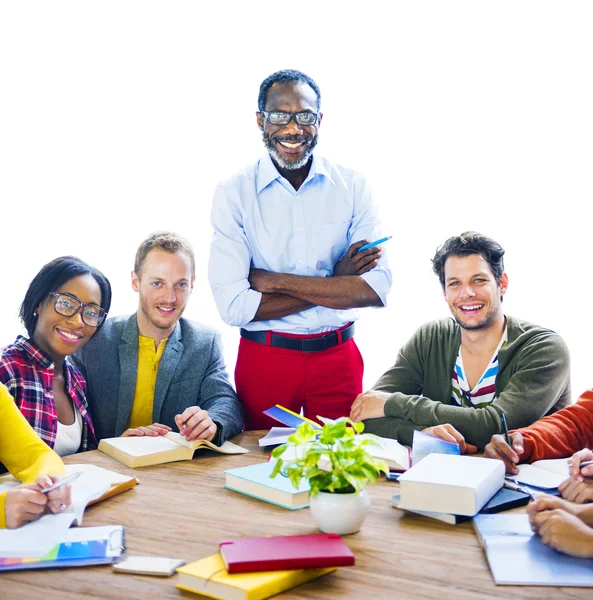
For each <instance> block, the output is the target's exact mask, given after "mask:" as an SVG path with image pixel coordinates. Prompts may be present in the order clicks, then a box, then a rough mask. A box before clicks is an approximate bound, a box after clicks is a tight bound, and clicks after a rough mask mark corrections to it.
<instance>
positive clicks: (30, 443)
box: [0, 383, 70, 529]
mask: <svg viewBox="0 0 593 600" xmlns="http://www.w3.org/2000/svg"><path fill="white" fill-rule="evenodd" d="M0 462H2V463H3V464H4V466H5V467H6V468H7V469H8V470H9V471H10V473H11V474H12V475H13V476H14V477H15V478H17V479H22V481H23V485H19V486H17V487H15V488H12V489H9V490H8V491H6V492H2V493H0V528H5V527H8V528H11V529H12V528H15V527H20V526H21V525H24V524H25V523H28V522H29V521H34V520H35V519H37V518H39V517H40V516H41V515H42V514H43V513H45V512H47V511H49V512H54V513H55V512H63V511H64V510H65V509H66V508H67V507H68V506H69V505H70V486H69V485H65V486H63V487H60V488H58V489H56V490H54V491H53V492H49V493H47V494H43V493H41V491H40V490H42V489H45V488H47V487H49V486H50V485H52V484H53V483H55V482H57V481H58V480H59V479H61V477H62V475H63V474H64V463H62V460H61V459H60V457H59V456H58V455H57V454H56V453H55V452H54V451H53V450H52V449H51V448H50V447H49V446H48V445H47V444H45V443H44V442H43V441H41V439H40V438H39V437H38V436H37V434H36V433H35V431H34V430H33V428H32V427H31V426H30V425H29V423H28V422H27V420H26V419H25V417H24V416H23V415H22V414H21V412H20V411H19V409H18V407H17V405H16V404H15V403H14V400H13V399H12V396H11V395H10V394H9V393H8V390H7V389H6V387H5V386H4V385H2V384H1V383H0Z"/></svg>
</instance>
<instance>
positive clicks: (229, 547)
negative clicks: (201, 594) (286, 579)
mask: <svg viewBox="0 0 593 600" xmlns="http://www.w3.org/2000/svg"><path fill="white" fill-rule="evenodd" d="M219 550H220V554H221V556H222V560H223V562H224V564H225V566H226V568H227V571H228V573H229V574H231V573H250V572H252V571H284V570H290V569H313V568H315V569H317V568H324V567H349V566H351V565H353V564H354V554H352V551H351V550H350V548H348V546H347V545H346V544H345V543H344V541H343V540H342V538H341V537H340V536H339V535H338V534H336V533H319V534H313V535H285V536H278V537H244V538H239V539H236V540H224V541H222V542H220V546H219Z"/></svg>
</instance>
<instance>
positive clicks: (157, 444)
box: [103, 433, 187, 457]
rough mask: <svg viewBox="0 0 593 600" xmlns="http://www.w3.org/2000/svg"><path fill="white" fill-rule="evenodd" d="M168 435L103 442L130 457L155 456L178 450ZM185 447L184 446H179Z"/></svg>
mask: <svg viewBox="0 0 593 600" xmlns="http://www.w3.org/2000/svg"><path fill="white" fill-rule="evenodd" d="M169 435H171V434H170V433H168V434H167V435H166V436H162V435H159V436H158V437H150V436H147V435H145V436H143V437H119V438H109V439H107V440H103V441H104V442H106V443H107V442H108V443H109V444H110V445H111V446H113V447H114V448H117V449H118V450H121V451H122V452H125V453H126V454H129V455H130V456H135V457H137V456H147V455H150V454H157V453H158V452H166V451H167V450H178V449H179V446H180V444H178V443H176V442H175V441H173V440H170V439H168V436H169ZM181 445H183V446H186V445H187V443H186V444H181Z"/></svg>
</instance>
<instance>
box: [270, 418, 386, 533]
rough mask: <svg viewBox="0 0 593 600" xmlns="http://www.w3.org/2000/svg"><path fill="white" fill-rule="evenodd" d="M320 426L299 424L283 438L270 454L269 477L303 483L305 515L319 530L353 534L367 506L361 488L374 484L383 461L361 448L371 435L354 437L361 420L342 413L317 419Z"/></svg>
mask: <svg viewBox="0 0 593 600" xmlns="http://www.w3.org/2000/svg"><path fill="white" fill-rule="evenodd" d="M319 418H320V420H321V421H322V422H323V424H324V425H323V427H322V429H321V430H319V429H314V428H313V427H312V426H311V425H310V424H309V423H306V422H305V423H302V424H301V425H299V427H298V428H297V430H296V431H295V432H294V433H293V434H292V435H291V436H290V437H289V438H288V442H287V443H286V444H283V445H282V446H278V447H277V448H275V449H274V451H273V452H272V456H273V457H274V458H276V459H277V462H276V465H275V467H274V470H273V472H272V475H271V477H276V476H277V475H278V474H283V475H286V476H288V477H289V478H290V481H291V482H292V484H293V485H294V486H295V487H298V485H299V482H300V480H301V479H302V478H303V477H304V478H305V479H307V480H308V481H309V486H310V488H311V491H310V492H309V497H310V503H311V513H312V514H313V518H314V519H315V522H316V523H317V526H318V527H319V529H320V530H321V531H323V532H325V533H339V534H348V533H356V532H357V531H358V530H359V529H360V527H361V525H362V522H363V521H364V519H365V517H366V514H367V512H368V510H369V506H370V500H369V497H368V494H367V491H366V489H365V486H366V485H367V484H368V483H370V484H374V483H375V481H376V480H377V477H378V475H379V474H380V473H387V472H388V470H389V469H388V467H387V464H386V463H385V462H384V461H382V460H378V459H376V458H373V457H372V456H371V455H370V454H369V453H368V452H367V451H366V450H365V446H368V445H369V444H372V443H373V440H374V439H376V438H375V436H372V435H367V434H365V436H360V434H361V433H362V431H363V430H364V425H363V424H362V423H353V422H352V421H351V420H350V419H349V418H347V417H341V418H339V419H337V420H336V421H333V420H331V419H323V418H321V417H319Z"/></svg>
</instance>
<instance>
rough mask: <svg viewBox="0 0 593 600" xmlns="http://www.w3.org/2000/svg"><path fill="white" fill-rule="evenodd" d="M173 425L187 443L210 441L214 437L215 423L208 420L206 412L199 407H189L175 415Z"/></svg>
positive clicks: (208, 416)
mask: <svg viewBox="0 0 593 600" xmlns="http://www.w3.org/2000/svg"><path fill="white" fill-rule="evenodd" d="M175 423H176V424H177V427H179V433H180V434H181V435H183V436H185V439H186V440H187V441H188V442H193V441H194V440H208V441H212V440H213V439H214V436H215V435H216V429H217V427H216V423H215V422H214V421H213V420H212V419H211V418H210V415H208V411H207V410H202V409H201V408H200V407H199V406H189V407H188V408H186V409H185V410H184V411H183V412H182V413H181V414H180V415H175Z"/></svg>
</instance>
